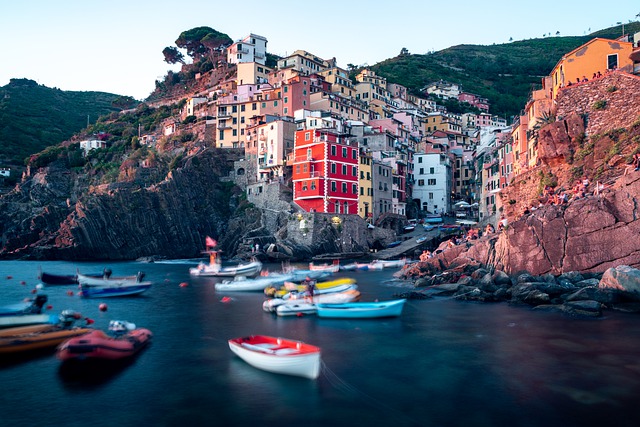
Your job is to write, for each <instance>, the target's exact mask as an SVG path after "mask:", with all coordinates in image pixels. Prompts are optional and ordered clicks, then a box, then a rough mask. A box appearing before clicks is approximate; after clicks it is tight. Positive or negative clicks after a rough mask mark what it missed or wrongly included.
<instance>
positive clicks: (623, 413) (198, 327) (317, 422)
mask: <svg viewBox="0 0 640 427" xmlns="http://www.w3.org/2000/svg"><path fill="white" fill-rule="evenodd" d="M192 265H194V263H189V262H188V261H185V262H174V263H163V264H161V263H155V264H142V263H134V262H130V263H108V264H105V263H82V264H78V263H69V262H15V261H4V262H0V305H4V304H10V303H14V302H18V301H20V300H22V299H23V298H25V297H28V296H31V293H30V291H31V290H32V289H34V287H35V285H36V284H37V283H38V281H37V271H38V268H39V267H41V268H42V269H43V270H45V271H47V272H51V273H59V274H65V273H67V274H72V273H73V272H75V270H76V268H79V269H80V271H81V272H92V271H101V270H102V269H103V268H104V267H107V266H108V267H110V268H111V269H112V270H113V273H114V275H124V274H134V273H136V272H137V271H139V270H142V271H144V272H145V273H146V275H147V276H146V277H147V279H148V280H151V281H153V282H154V285H153V287H152V288H151V290H149V291H148V292H147V293H145V294H143V295H141V296H139V297H129V298H120V299H113V298H111V299H82V298H80V297H78V296H77V295H73V296H69V295H68V294H67V291H69V290H74V291H75V290H76V289H75V287H74V286H62V287H60V286H57V287H48V288H45V289H44V290H43V291H41V292H42V293H46V294H47V296H48V297H49V304H50V305H51V306H52V312H59V311H61V310H63V309H67V308H69V309H74V310H78V311H80V312H82V314H83V315H84V316H88V317H90V318H92V319H94V320H95V326H96V327H98V328H106V326H107V324H108V322H109V320H111V319H121V320H128V321H131V322H134V323H136V324H137V325H139V326H143V327H147V328H149V329H150V330H151V331H152V332H153V333H154V338H153V343H152V345H151V346H150V347H149V348H147V349H146V350H144V351H143V352H142V353H141V354H140V355H139V356H138V357H137V358H136V359H134V360H133V361H132V362H131V363H129V364H126V365H123V366H118V367H116V368H109V369H94V370H92V371H88V372H82V373H78V372H74V371H72V372H68V371H66V370H62V369H60V367H61V364H60V362H59V361H58V360H57V359H56V358H55V357H54V356H53V355H51V354H44V355H38V356H37V357H30V358H28V359H25V360H21V361H18V362H12V363H3V364H0V384H2V388H3V390H2V393H1V396H2V397H1V399H0V425H2V426H4V427H6V426H83V427H84V426H142V425H144V426H181V427H184V426H255V425H264V426H276V425H277V426H296V425H299V426H343V425H344V426H346V425H349V426H353V425H357V426H394V427H398V426H466V427H469V426H526V427H537V426H565V427H569V426H582V427H584V426H599V427H601V426H603V425H607V426H637V425H640V411H638V404H637V401H638V396H640V341H639V337H640V317H638V316H634V315H625V314H620V313H609V314H608V315H607V317H606V318H604V319H599V320H585V319H573V318H569V317H565V316H562V315H559V314H551V313H538V312H533V311H531V310H530V309H528V308H525V307H511V306H509V305H507V304H477V303H466V302H458V301H454V300H451V299H447V298H444V299H431V300H424V301H409V302H408V303H407V305H406V306H405V309H404V312H403V314H402V316H401V317H400V318H394V319H384V320H382V319H377V320H358V321H356V320H337V319H336V320H329V319H318V318H316V317H314V316H304V317H293V318H279V317H274V316H273V315H271V314H269V313H265V312H263V311H262V307H261V305H262V302H263V300H264V297H263V295H262V294H260V293H225V294H221V293H217V292H216V291H215V289H214V283H215V282H214V279H203V278H199V279H194V278H190V277H189V274H188V268H189V267H190V266H192ZM271 267H272V269H273V270H275V269H277V266H271ZM393 272H394V270H387V271H383V272H355V273H350V275H351V276H352V277H355V278H356V279H357V281H358V284H359V286H360V290H361V292H362V300H365V301H370V300H373V299H375V298H378V299H389V298H392V296H393V294H394V293H397V292H401V291H404V290H406V287H407V286H408V285H407V284H403V283H402V282H396V281H392V275H393ZM340 275H342V274H340ZM340 275H339V276H340ZM7 276H13V277H12V278H11V279H8V278H7ZM21 281H25V282H26V284H24V285H22V284H20V282H21ZM181 282H187V283H188V284H189V286H187V287H180V286H179V284H180V283H181ZM225 295H226V296H231V297H232V301H231V302H230V303H223V302H222V301H221V299H222V297H223V296H225ZM103 302H106V303H107V304H108V310H107V311H106V312H101V311H100V310H99V308H98V307H99V304H100V303H103ZM251 334H267V335H275V336H282V337H287V338H293V339H298V340H302V341H305V342H309V343H311V344H315V345H318V346H320V347H321V348H322V359H323V363H324V366H323V371H322V374H321V376H320V377H319V378H318V380H316V381H311V380H306V379H302V378H296V377H288V376H282V375H276V374H271V373H268V372H263V371H260V370H257V369H255V368H253V367H251V366H249V365H247V364H246V363H245V362H243V361H242V360H240V359H238V358H237V357H235V356H234V355H233V354H232V353H231V351H230V350H229V348H228V345H227V340H228V339H229V338H233V337H238V336H244V335H251Z"/></svg>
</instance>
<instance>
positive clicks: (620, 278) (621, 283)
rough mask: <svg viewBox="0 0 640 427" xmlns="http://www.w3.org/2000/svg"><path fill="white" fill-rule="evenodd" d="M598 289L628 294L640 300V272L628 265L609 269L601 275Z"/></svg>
mask: <svg viewBox="0 0 640 427" xmlns="http://www.w3.org/2000/svg"><path fill="white" fill-rule="evenodd" d="M598 288H599V289H615V290H618V291H624V292H628V293H630V294H634V295H635V296H637V297H638V298H639V299H640V270H638V269H636V268H632V267H630V266H628V265H619V266H617V267H615V268H609V269H608V270H606V271H605V272H604V274H603V275H602V279H600V283H599V285H598Z"/></svg>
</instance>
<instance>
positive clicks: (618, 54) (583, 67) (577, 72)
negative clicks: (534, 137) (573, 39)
mask: <svg viewBox="0 0 640 427" xmlns="http://www.w3.org/2000/svg"><path fill="white" fill-rule="evenodd" d="M632 52H633V43H631V42H624V41H618V40H608V39H602V38H595V39H593V40H590V41H588V42H587V43H585V44H583V45H582V46H580V47H578V48H576V49H574V50H572V51H571V52H569V53H567V54H565V55H564V56H563V57H562V59H560V61H558V63H557V64H556V66H555V67H554V69H553V71H552V72H551V74H550V76H551V77H552V79H553V80H552V97H553V99H555V98H556V96H557V95H558V91H559V90H560V88H562V87H567V86H569V84H570V83H571V84H572V85H574V84H576V83H581V82H582V81H583V79H585V78H586V79H589V80H590V79H592V78H593V75H594V74H596V75H597V74H598V72H599V73H600V74H604V73H606V72H608V71H610V70H615V69H619V70H622V71H626V72H627V73H633V60H632V59H631V57H630V56H631V53H632Z"/></svg>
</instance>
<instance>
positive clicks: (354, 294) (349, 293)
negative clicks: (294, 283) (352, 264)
mask: <svg viewBox="0 0 640 427" xmlns="http://www.w3.org/2000/svg"><path fill="white" fill-rule="evenodd" d="M359 299H360V291H358V290H357V289H349V290H346V291H342V292H332V293H329V294H320V295H314V296H313V297H309V296H306V295H304V294H296V295H295V296H291V297H289V298H274V299H269V300H266V301H265V302H263V303H262V309H263V310H264V311H266V312H269V313H276V312H277V310H278V307H279V306H281V305H285V304H291V305H295V304H300V302H310V303H314V304H317V303H320V302H326V303H336V304H338V303H344V302H352V301H357V300H359Z"/></svg>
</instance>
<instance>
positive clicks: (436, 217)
mask: <svg viewBox="0 0 640 427" xmlns="http://www.w3.org/2000/svg"><path fill="white" fill-rule="evenodd" d="M424 222H425V223H428V224H440V223H441V222H442V216H441V215H440V214H428V215H427V216H426V217H425V218H424Z"/></svg>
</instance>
